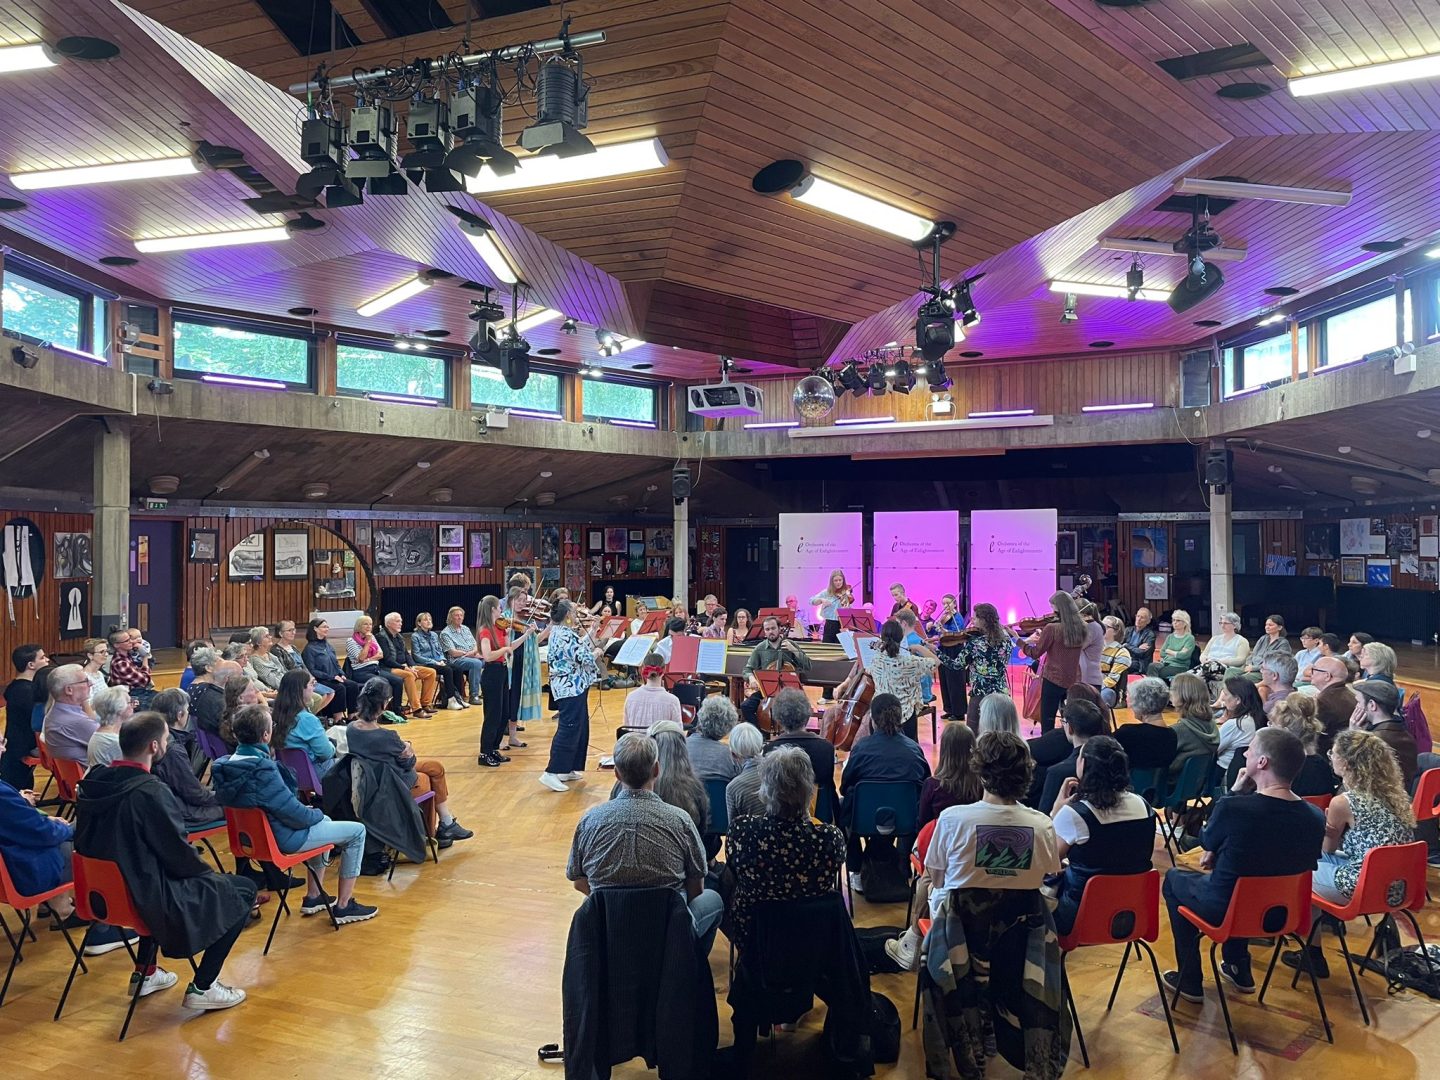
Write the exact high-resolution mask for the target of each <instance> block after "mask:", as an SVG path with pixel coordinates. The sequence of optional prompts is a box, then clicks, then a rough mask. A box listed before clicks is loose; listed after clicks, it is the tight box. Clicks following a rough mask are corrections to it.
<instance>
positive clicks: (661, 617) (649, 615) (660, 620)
mask: <svg viewBox="0 0 1440 1080" xmlns="http://www.w3.org/2000/svg"><path fill="white" fill-rule="evenodd" d="M669 618H670V612H669V611H647V612H646V613H645V617H644V619H642V620H641V622H640V629H639V631H638V633H641V634H655V635H657V636H658V635H660V634H663V633H664V632H665V623H666V622H667V621H668V620H669Z"/></svg>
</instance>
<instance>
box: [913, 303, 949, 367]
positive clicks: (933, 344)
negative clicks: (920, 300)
mask: <svg viewBox="0 0 1440 1080" xmlns="http://www.w3.org/2000/svg"><path fill="white" fill-rule="evenodd" d="M954 347H955V311H954V309H953V308H952V307H951V306H950V305H949V304H948V303H947V302H946V300H944V299H943V298H933V297H932V298H931V299H929V300H927V301H925V303H924V304H922V305H921V307H920V311H919V314H918V315H916V317H915V348H916V349H917V350H918V351H919V353H920V355H921V356H923V357H924V358H925V362H926V363H927V364H929V363H932V362H933V361H936V360H939V359H940V358H941V357H943V356H944V355H945V354H946V353H947V352H949V351H950V350H951V349H953V348H954Z"/></svg>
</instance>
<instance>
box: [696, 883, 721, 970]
mask: <svg viewBox="0 0 1440 1080" xmlns="http://www.w3.org/2000/svg"><path fill="white" fill-rule="evenodd" d="M724 917H725V901H724V900H722V899H721V898H720V894H719V893H718V892H716V891H715V890H714V889H705V890H704V891H703V892H701V893H700V895H699V896H697V897H695V899H694V900H691V901H690V921H691V923H692V925H693V926H694V928H695V947H696V948H698V949H699V950H700V955H701V956H709V955H710V947H711V946H712V945H714V944H715V931H716V930H717V929H718V928H719V926H720V920H721V919H723V918H724Z"/></svg>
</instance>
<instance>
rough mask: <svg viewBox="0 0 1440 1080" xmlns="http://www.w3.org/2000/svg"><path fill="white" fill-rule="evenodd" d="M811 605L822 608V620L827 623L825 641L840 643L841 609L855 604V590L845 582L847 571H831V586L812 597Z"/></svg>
mask: <svg viewBox="0 0 1440 1080" xmlns="http://www.w3.org/2000/svg"><path fill="white" fill-rule="evenodd" d="M810 603H811V604H815V605H819V607H820V618H821V619H823V620H824V622H825V630H824V634H823V640H825V641H830V642H835V641H839V640H840V609H841V608H843V607H852V606H853V605H854V603H855V596H854V590H852V589H851V588H850V586H849V584H848V583H846V581H845V571H844V570H832V571H830V584H828V585H827V586H825V591H824V592H818V593H816V594H815V595H814V596H812V597H810Z"/></svg>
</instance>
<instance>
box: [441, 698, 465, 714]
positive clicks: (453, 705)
mask: <svg viewBox="0 0 1440 1080" xmlns="http://www.w3.org/2000/svg"><path fill="white" fill-rule="evenodd" d="M445 708H447V709H449V710H450V711H451V712H458V711H459V710H461V709H463V708H465V706H464V705H461V704H460V699H459V698H453V697H452V698H451V699H450V704H449V705H446V706H445Z"/></svg>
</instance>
